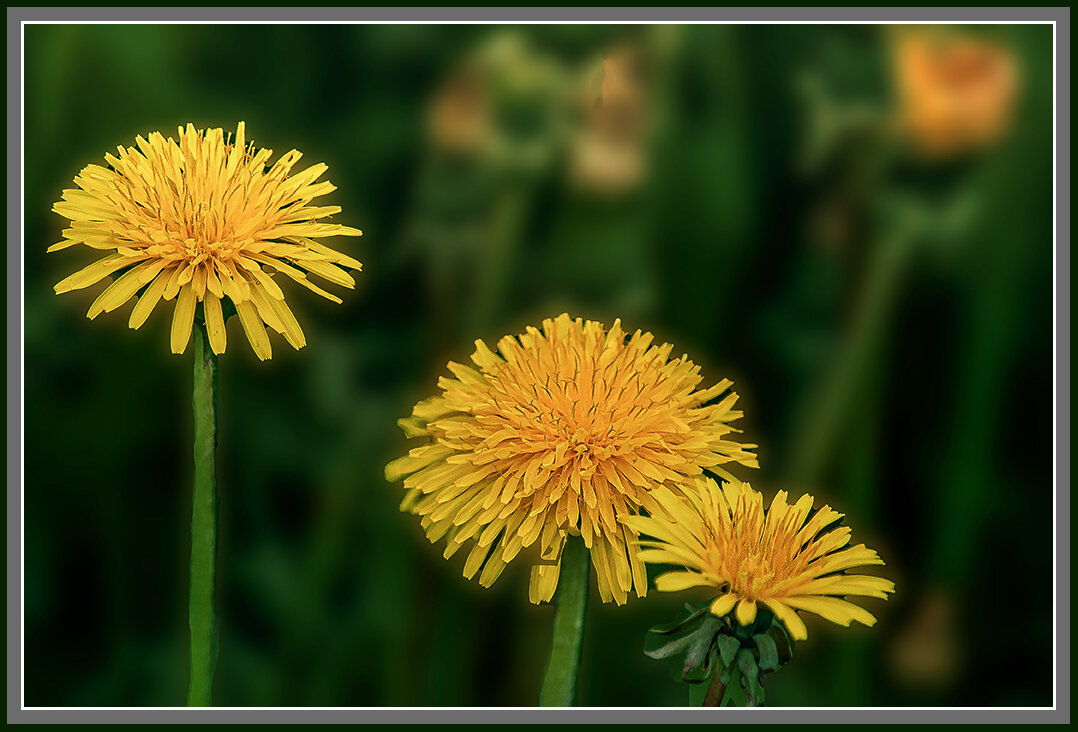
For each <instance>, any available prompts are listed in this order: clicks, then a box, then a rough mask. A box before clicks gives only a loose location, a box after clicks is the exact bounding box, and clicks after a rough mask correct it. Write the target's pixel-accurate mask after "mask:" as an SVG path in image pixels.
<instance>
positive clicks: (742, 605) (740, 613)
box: [734, 599, 756, 625]
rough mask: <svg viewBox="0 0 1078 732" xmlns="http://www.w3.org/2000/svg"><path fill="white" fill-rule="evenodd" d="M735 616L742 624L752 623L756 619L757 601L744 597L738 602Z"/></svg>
mask: <svg viewBox="0 0 1078 732" xmlns="http://www.w3.org/2000/svg"><path fill="white" fill-rule="evenodd" d="M734 617H736V618H737V622H739V623H741V624H742V625H750V624H751V623H752V621H754V620H756V603H755V602H754V601H753V600H745V599H742V600H741V602H739V603H737V610H736V611H735V612H734Z"/></svg>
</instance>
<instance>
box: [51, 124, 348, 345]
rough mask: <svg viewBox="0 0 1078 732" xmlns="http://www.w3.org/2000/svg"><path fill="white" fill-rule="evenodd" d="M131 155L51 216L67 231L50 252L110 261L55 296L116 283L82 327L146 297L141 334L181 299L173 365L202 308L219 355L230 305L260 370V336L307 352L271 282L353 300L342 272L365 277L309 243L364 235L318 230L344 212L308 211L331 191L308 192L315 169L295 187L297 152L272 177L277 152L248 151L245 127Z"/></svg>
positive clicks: (199, 133)
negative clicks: (98, 255) (165, 305)
mask: <svg viewBox="0 0 1078 732" xmlns="http://www.w3.org/2000/svg"><path fill="white" fill-rule="evenodd" d="M230 137H231V136H230ZM136 144H137V147H128V148H124V147H119V148H118V156H114V155H109V154H107V155H105V161H106V162H107V163H108V166H107V167H105V166H101V165H87V166H86V167H85V168H83V170H82V172H80V173H79V175H78V176H77V177H76V178H75V185H77V186H78V188H71V189H67V190H65V191H64V192H63V196H62V198H63V200H61V201H59V202H57V203H56V204H55V205H54V206H53V211H55V212H56V213H58V214H60V215H61V216H64V217H66V218H68V219H70V220H71V226H70V227H69V228H67V229H64V231H63V241H61V242H59V243H57V244H54V245H53V246H51V247H49V249H48V251H50V252H53V251H57V250H59V249H66V248H67V247H69V246H72V245H74V244H85V245H86V246H88V247H90V248H91V249H98V250H102V251H108V252H110V253H109V254H108V255H107V256H105V257H104V258H102V259H99V260H98V261H96V262H94V263H93V264H91V265H90V266H88V267H86V268H85V269H82V270H80V271H79V272H76V273H75V274H73V275H71V276H70V277H68V278H66V279H64V280H63V281H62V282H60V283H59V284H57V285H56V287H55V290H56V292H57V293H58V294H59V293H63V292H69V291H71V290H79V289H82V288H84V287H89V286H91V285H94V284H96V283H97V282H99V281H101V280H102V279H104V278H105V277H108V276H109V275H115V279H113V280H112V283H111V284H110V285H109V286H108V287H106V288H105V290H104V291H103V292H102V293H101V294H100V296H98V298H97V299H96V300H94V303H93V304H92V305H91V306H90V310H89V312H88V313H87V317H89V318H91V319H93V318H96V317H97V316H98V315H100V314H101V313H104V312H110V311H112V310H115V309H116V308H118V307H120V306H121V305H123V304H124V303H125V302H127V301H128V300H130V299H131V298H132V297H134V296H135V295H136V294H137V293H139V291H141V293H142V294H141V295H140V296H139V298H138V302H136V303H135V306H134V309H133V310H132V311H131V318H130V321H129V325H130V326H131V327H132V328H138V327H140V326H141V325H142V324H143V323H144V322H145V321H146V318H147V317H148V316H149V314H150V312H151V311H152V310H153V309H154V307H155V306H156V305H157V303H158V302H159V301H160V300H161V299H165V300H171V299H173V298H176V307H175V309H174V310H173V314H172V333H171V345H172V352H173V353H183V351H184V349H185V348H186V347H187V342H188V341H189V340H190V337H191V328H192V325H193V322H194V317H195V308H196V306H197V304H198V303H200V302H201V303H202V306H203V314H204V317H205V322H206V329H207V332H208V335H209V342H210V347H211V348H212V349H213V351H214V353H218V354H220V353H224V350H225V320H224V314H223V310H222V301H225V300H226V299H227V300H231V302H232V304H233V306H234V307H235V309H236V313H237V314H238V315H239V318H240V323H241V324H242V325H243V330H244V332H245V333H246V334H247V338H248V340H249V341H250V342H251V346H252V347H253V348H254V351H255V354H257V355H258V357H259V358H260V359H263V360H265V359H267V358H269V357H270V355H271V347H270V341H269V337H268V335H267V333H266V329H265V326H269V327H270V328H272V329H273V330H275V331H277V332H278V333H280V334H281V335H283V336H284V338H285V340H286V341H288V342H289V343H290V344H291V345H292V346H293V347H294V348H297V349H299V348H302V347H303V346H304V345H305V344H306V340H305V339H304V336H303V331H302V330H301V329H300V326H299V323H298V322H297V321H296V318H295V316H294V315H293V314H292V311H291V310H290V309H289V307H288V305H287V304H285V298H284V292H283V291H282V290H281V288H280V286H279V285H278V283H277V282H276V280H275V279H274V278H273V274H274V273H276V272H280V273H281V274H283V275H285V276H286V277H288V278H290V279H292V280H295V281H296V282H298V283H299V284H301V285H303V286H304V287H306V288H308V289H310V290H312V291H314V292H316V293H318V294H319V295H322V296H323V297H325V298H328V299H330V300H332V301H334V302H337V303H339V302H341V300H340V298H338V297H336V296H335V295H332V294H330V293H329V292H326V291H325V290H323V289H322V288H321V287H319V286H318V285H316V284H315V283H314V282H311V281H310V280H309V279H308V275H311V274H314V275H317V276H319V277H321V278H322V279H324V280H326V281H328V282H332V283H333V284H336V285H341V286H343V287H348V288H351V287H354V286H355V281H354V280H353V279H352V277H351V275H349V274H348V272H347V271H346V270H347V269H354V270H359V269H360V266H361V265H360V263H359V262H357V261H356V260H355V259H352V258H351V257H349V256H346V255H344V254H341V253H339V252H336V251H334V250H332V249H330V248H328V247H326V246H325V245H323V244H320V243H318V242H316V241H315V239H317V238H320V237H326V236H340V235H343V236H359V235H360V234H361V233H362V232H360V231H359V230H358V229H353V228H351V227H348V226H342V225H340V224H329V223H319V222H318V219H321V218H324V217H326V216H331V215H333V214H335V213H338V212H339V211H340V210H341V209H340V207H339V206H311V205H309V204H310V202H311V199H313V198H316V197H317V196H322V195H325V194H327V193H329V192H330V191H333V190H335V187H334V186H333V184H331V183H329V182H326V181H323V182H321V183H316V182H315V181H317V180H318V178H319V177H320V176H321V175H322V173H324V172H325V171H326V166H325V165H324V164H322V163H319V164H317V165H312V166H310V167H309V168H307V169H305V170H303V171H302V172H300V173H296V174H294V175H291V176H290V175H289V172H290V171H291V169H292V167H293V166H294V165H295V164H296V162H297V161H298V160H299V159H300V156H301V155H302V153H300V152H299V151H298V150H292V151H290V152H288V153H287V154H285V155H284V156H282V157H281V158H280V159H279V160H278V161H277V162H276V163H274V164H273V165H272V166H270V165H268V164H267V161H268V160H269V159H270V156H272V155H273V151H272V150H266V149H258V150H256V149H255V147H254V146H253V145H247V144H245V141H244V124H243V122H240V123H239V126H238V128H237V130H236V136H235V139H232V140H226V139H225V135H224V133H223V132H222V130H221V129H219V128H218V129H211V130H196V129H195V128H194V126H193V125H190V124H189V125H187V127H186V128H184V127H180V128H179V139H178V140H174V139H173V138H171V137H170V138H168V139H167V140H166V139H165V138H164V137H163V136H162V135H161V134H160V133H159V132H153V133H151V134H150V135H149V137H148V139H147V138H143V137H142V136H139V137H137V138H136ZM267 267H268V268H269V270H268V271H267V269H266V268H267Z"/></svg>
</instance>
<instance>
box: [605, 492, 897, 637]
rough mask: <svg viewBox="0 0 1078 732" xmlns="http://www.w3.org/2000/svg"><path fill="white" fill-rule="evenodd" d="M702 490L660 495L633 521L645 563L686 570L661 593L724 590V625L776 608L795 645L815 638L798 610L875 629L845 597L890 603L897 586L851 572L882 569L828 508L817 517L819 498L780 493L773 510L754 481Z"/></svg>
mask: <svg viewBox="0 0 1078 732" xmlns="http://www.w3.org/2000/svg"><path fill="white" fill-rule="evenodd" d="M694 487H695V490H686V491H683V492H681V493H677V494H675V493H674V492H672V491H669V490H665V489H663V490H660V491H656V492H655V493H653V496H654V498H655V502H656V503H657V504H658V505H657V507H656V508H655V509H654V510H651V509H649V513H650V514H651V515H650V516H636V517H630V518H628V519H627V520H626V523H628V525H629V526H630V527H631V528H632V529H634V530H635V531H638V532H639V533H640V534H644V535H647V536H651V537H654V540H643V541H641V542H640V545H641V547H642V549H641V551H640V557H641V559H643V560H644V561H645V562H652V563H663V564H671V565H675V566H679V567H684V569H683V570H673V571H670V572H667V573H666V574H663V575H660V576H659V577H657V578H656V580H655V587H656V589H658V590H660V591H664V592H678V591H681V590H685V589H688V588H690V587H712V588H715V589H718V590H720V591H721V592H722V594H720V595H719V596H718V597H717V598H715V600H714V601H712V603H711V606H710V609H711V612H712V614H714V615H716V616H719V617H722V616H725V615H727V614H728V613H729V612H730V611H731V610H733V611H734V617H735V618H736V619H737V621H738V623H740V624H741V625H749V624H751V623H752V622H753V621H754V620H755V619H756V609H757V606H758V605H763V606H764V607H766V608H768V609H769V610H771V612H772V613H774V614H775V617H776V618H778V619H779V621H780V622H782V624H783V625H784V626H785V627H786V630H787V631H788V632H789V633H790V636H791V637H792V638H794V639H795V640H804V639H805V638H807V637H808V631H807V630H806V629H805V624H804V622H802V620H801V618H800V617H799V616H798V614H797V612H796V611H797V610H806V611H808V612H812V613H816V614H817V615H820V616H822V617H824V618H826V619H827V620H830V621H832V622H834V623H838V624H839V625H845V626H848V625H849V624H850V621H852V620H856V621H858V622H860V623H864V624H865V625H873V624H875V622H876V618H875V617H873V616H872V614H871V613H869V612H868V611H867V610H865V609H864V608H862V607H860V606H859V605H855V604H854V603H852V602H849V601H847V600H845V599H843V597H845V596H850V595H861V596H865V597H879V598H886V597H887V593H889V592H894V590H895V585H894V583H893V582H891V581H890V580H887V579H884V578H882V577H874V576H871V575H859V574H846V572H845V570H848V569H852V568H854V567H860V566H864V565H869V564H883V560H881V559H880V558H879V556H878V555H877V554H876V552H875V551H873V550H871V549H866V548H865V545H864V544H858V545H857V546H854V547H849V548H845V549H844V548H843V547H846V545H847V544H849V542H850V529H849V528H848V527H845V526H842V527H837V528H829V527H832V525H833V524H835V522H837V521H838V520H839V519H841V518H842V516H843V514H841V513H837V512H835V511H833V510H831V508H830V507H829V506H824V507H823V508H821V509H820V510H819V511H817V512H816V513H814V514H812V515H811V517H810V516H809V514H810V512H811V511H812V503H813V498H812V496H809V495H805V496H802V497H801V498H800V499H799V500H798V501H797V503H795V504H794V505H792V506H791V505H789V504H787V502H786V492H785V491H779V492H778V494H777V495H776V496H775V498H774V500H772V501H771V506H770V507H769V508H768V509H767V511H766V513H765V511H764V501H763V496H762V495H761V494H760V493H759V492H758V491H755V490H753V489H752V488H751V487H750V486H749V485H748V484H747V483H741V482H740V481H736V480H731V481H729V482H726V483H725V484H724V485H723V486H722V487H721V488H720V487H719V486H718V484H716V483H715V481H713V480H711V479H700V480H697V481H695V486H694Z"/></svg>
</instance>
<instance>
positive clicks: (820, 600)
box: [783, 597, 876, 626]
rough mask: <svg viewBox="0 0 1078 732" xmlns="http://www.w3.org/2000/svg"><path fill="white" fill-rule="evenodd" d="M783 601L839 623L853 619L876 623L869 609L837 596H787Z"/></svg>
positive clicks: (860, 621)
mask: <svg viewBox="0 0 1078 732" xmlns="http://www.w3.org/2000/svg"><path fill="white" fill-rule="evenodd" d="M783 601H784V602H785V603H786V604H787V605H789V606H790V607H792V608H797V609H800V610H807V611H808V612H810V613H816V614H817V615H819V616H820V617H822V618H824V619H825V620H830V621H831V622H832V623H838V624H839V625H849V624H850V622H851V621H853V620H856V621H857V622H859V623H862V624H864V625H868V626H872V625H875V624H876V618H875V617H874V616H873V615H872V613H870V612H869V611H868V610H865V609H864V608H863V607H860V606H859V605H854V604H853V603H852V602H847V601H846V600H840V599H839V598H837V597H787V598H784V599H783Z"/></svg>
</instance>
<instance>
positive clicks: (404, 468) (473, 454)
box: [386, 314, 757, 604]
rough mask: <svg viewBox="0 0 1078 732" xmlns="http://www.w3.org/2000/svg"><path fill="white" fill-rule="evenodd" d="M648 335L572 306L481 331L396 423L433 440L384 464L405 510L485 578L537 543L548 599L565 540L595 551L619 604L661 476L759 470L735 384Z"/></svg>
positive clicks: (543, 594)
mask: <svg viewBox="0 0 1078 732" xmlns="http://www.w3.org/2000/svg"><path fill="white" fill-rule="evenodd" d="M652 340H653V338H652V336H651V334H649V333H641V332H640V331H637V332H636V333H635V334H634V335H633V336H632V337H631V338H628V339H626V334H625V333H624V332H623V331H622V330H621V324H620V321H615V323H614V325H613V327H612V328H610V329H609V330H607V329H605V328H604V326H603V325H602V324H600V323H597V322H594V321H583V320H581V319H579V318H578V319H576V320H573V319H571V318H570V317H569V316H568V315H565V314H563V315H561V316H559V317H558V318H555V319H548V320H545V321H544V322H543V327H542V330H538V329H536V328H531V327H529V328H528V329H527V332H526V333H524V334H522V335H520V336H519V337H516V338H514V337H511V336H506V337H505V338H503V339H501V341H499V343H498V350H499V351H500V355H498V354H496V353H494V352H493V351H491V350H490V349H489V348H488V347H487V346H486V344H484V343H483V342H482V341H476V351H475V353H474V354H473V355H472V360H473V361H474V363H475V368H473V367H470V366H466V365H463V364H458V363H450V364H449V370H450V371H451V372H452V374H453V378H448V377H445V378H442V379H441V380H440V382H439V387H440V389H441V393H440V394H439V395H437V396H435V397H433V398H431V399H429V400H427V401H424V402H420V403H419V404H418V405H416V407H415V409H414V410H413V413H412V417H411V418H408V419H403V420H401V426H402V427H403V428H404V430H405V433H406V434H407V435H408V436H410V437H424V438H426V440H427V443H426V444H424V445H422V446H420V447H417V448H415V449H413V450H412V451H411V452H410V453H409V454H408V455H407V456H405V457H402V458H400V459H398V460H394V461H393V462H392V463H390V464H389V466H387V468H386V477H387V479H388V480H390V481H395V480H399V479H401V478H403V479H404V488H405V498H404V501H403V502H402V504H401V509H402V510H407V511H410V512H412V513H415V514H418V515H419V516H420V517H421V523H422V525H423V527H424V529H425V530H426V533H427V536H428V538H429V539H430V540H431V541H432V542H435V541H438V540H439V539H441V538H443V537H445V538H446V539H447V547H446V551H445V556H446V557H447V558H448V557H449V556H451V555H452V554H453V553H454V552H456V551H457V550H458V549H459V548H460V547H461V546H463V545H464V544H466V543H469V542H470V543H471V544H472V549H471V553H470V554H469V556H468V559H467V561H466V562H465V567H464V574H465V576H466V577H472V576H474V575H475V574H476V572H478V571H479V569H480V567H482V568H483V569H482V573H481V574H480V578H479V580H480V583H481V584H483V585H484V586H489V585H490V584H491V583H493V582H494V580H495V579H497V577H498V576H499V575H500V574H501V572H502V570H503V569H504V568H505V566H506V565H507V563H508V562H509V561H511V560H512V559H513V558H514V557H515V556H516V555H517V554H518V553H519V552H520V551H521V550H522V549H523V548H525V547H529V546H532V545H533V544H535V543H536V542H538V543H539V554H540V559H539V561H538V562H537V563H536V564H535V565H534V566H533V569H532V579H531V589H530V593H529V594H530V598H531V600H532V602H544V601H547V600H549V599H550V598H551V597H552V596H553V594H554V590H555V588H556V586H557V582H558V574H559V566H560V560H561V552H562V547H563V546H564V542H565V540H566V537H567V536H568V535H570V534H573V535H575V534H579V535H581V536H582V537H583V540H584V543H585V544H586V545H587V547H588V548H589V549H590V550H591V557H592V564H593V565H594V567H595V570H596V575H597V578H598V587H599V593H600V596H601V597H602V599H603V600H604V601H610V600H614V601H615V602H617V603H619V604H620V603H624V602H625V601H626V599H627V595H628V592H629V591H630V590H632V589H634V588H635V590H636V592H637V594H638V595H641V596H642V595H643V594H644V593H645V592H646V575H645V573H644V566H643V563H642V562H641V561H640V559H639V557H638V552H637V550H636V546H635V534H634V533H633V532H632V530H631V529H629V527H628V526H627V525H626V524H625V523H624V519H625V518H626V517H628V516H631V515H633V514H635V513H636V512H637V511H638V509H639V508H640V507H642V506H647V505H649V500H650V499H649V495H650V493H651V492H652V491H654V490H655V489H656V488H657V486H659V485H661V484H662V483H664V482H668V481H669V482H674V483H680V482H684V481H685V480H686V479H688V478H690V477H692V476H697V475H701V474H702V472H703V471H704V470H705V469H715V470H720V468H718V466H720V465H722V464H724V463H727V462H731V461H734V462H739V463H741V464H743V465H747V466H751V467H755V466H756V465H757V463H756V458H755V456H754V455H753V454H752V453H751V452H750V450H751V448H753V447H755V446H754V445H742V444H739V443H737V442H735V441H733V440H730V439H729V437H728V436H729V433H731V432H733V431H735V430H734V428H733V427H731V426H730V422H732V421H734V420H736V419H738V418H740V417H741V412H739V411H735V410H734V409H733V405H734V402H735V401H736V399H737V395H736V394H734V393H732V392H729V388H730V385H731V382H730V381H728V380H724V381H722V382H720V383H718V384H716V385H714V386H712V387H711V388H709V389H702V390H697V388H696V387H697V385H698V384H699V383H700V381H701V376H700V368H699V366H696V365H694V364H693V363H692V362H691V361H689V360H688V358H687V357H685V356H682V357H680V358H676V359H673V360H671V359H670V358H669V356H670V352H671V348H672V347H671V346H670V345H669V344H665V345H663V346H654V345H652Z"/></svg>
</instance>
